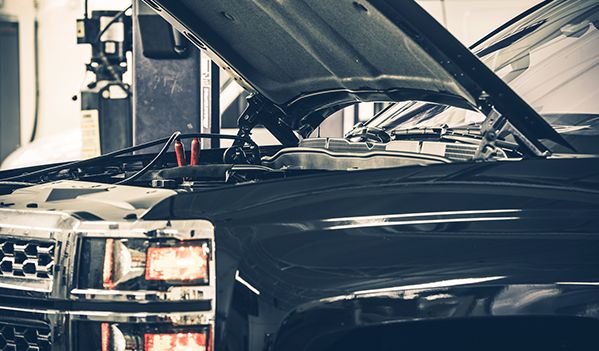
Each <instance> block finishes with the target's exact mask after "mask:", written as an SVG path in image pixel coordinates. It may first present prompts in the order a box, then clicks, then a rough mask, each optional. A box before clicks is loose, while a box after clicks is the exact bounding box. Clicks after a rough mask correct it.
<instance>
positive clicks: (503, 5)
mask: <svg viewBox="0 0 599 351" xmlns="http://www.w3.org/2000/svg"><path fill="white" fill-rule="evenodd" d="M416 2H417V3H418V4H419V5H420V6H422V7H423V8H424V9H425V10H427V11H428V12H429V13H430V14H431V15H432V16H433V17H435V19H436V20H437V21H439V22H440V23H442V24H443V25H444V26H445V27H446V28H448V29H449V31H450V32H451V33H452V34H453V35H455V36H456V37H457V38H458V39H460V40H461V41H462V43H464V44H465V45H466V46H470V44H473V43H475V42H476V41H477V40H478V39H480V38H482V37H483V36H484V35H486V34H488V33H489V32H490V31H492V30H493V29H495V28H496V27H498V26H500V25H501V24H503V23H505V22H506V21H508V20H509V19H511V18H513V17H514V16H516V15H518V14H519V13H521V12H523V11H525V10H526V9H528V8H531V7H532V6H534V5H536V4H538V3H539V2H541V0H417V1H416Z"/></svg>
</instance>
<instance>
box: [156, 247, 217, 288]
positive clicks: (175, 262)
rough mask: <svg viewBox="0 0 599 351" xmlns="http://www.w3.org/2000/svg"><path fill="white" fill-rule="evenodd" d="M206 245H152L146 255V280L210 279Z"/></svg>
mask: <svg viewBox="0 0 599 351" xmlns="http://www.w3.org/2000/svg"><path fill="white" fill-rule="evenodd" d="M206 251H207V250H206V247H205V246H179V247H151V248H149V249H148V252H147V257H146V280H182V281H189V280H208V255H207V252H206Z"/></svg>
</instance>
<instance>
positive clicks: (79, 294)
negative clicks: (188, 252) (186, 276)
mask: <svg viewBox="0 0 599 351" xmlns="http://www.w3.org/2000/svg"><path fill="white" fill-rule="evenodd" d="M71 295H73V296H74V297H75V298H77V299H84V300H110V301H124V302H127V301H129V302H131V301H137V302H144V301H197V300H211V299H213V298H214V294H213V291H212V289H211V287H210V286H173V287H171V288H169V289H168V291H156V290H101V289H73V290H71Z"/></svg>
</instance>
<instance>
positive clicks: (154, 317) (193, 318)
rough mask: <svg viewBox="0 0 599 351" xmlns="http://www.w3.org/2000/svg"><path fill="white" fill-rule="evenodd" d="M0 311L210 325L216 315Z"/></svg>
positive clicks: (106, 319) (8, 308) (76, 318)
mask: <svg viewBox="0 0 599 351" xmlns="http://www.w3.org/2000/svg"><path fill="white" fill-rule="evenodd" d="M0 311H15V312H21V313H35V314H41V315H48V316H70V317H71V320H72V321H92V322H115V323H172V324H174V325H198V324H205V325H210V324H212V322H213V321H214V315H213V314H211V313H209V312H206V311H185V312H152V313H147V312H111V311H83V310H78V311H61V310H56V309H43V308H22V307H8V306H0Z"/></svg>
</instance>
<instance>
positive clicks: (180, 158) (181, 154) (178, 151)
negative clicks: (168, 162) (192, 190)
mask: <svg viewBox="0 0 599 351" xmlns="http://www.w3.org/2000/svg"><path fill="white" fill-rule="evenodd" d="M175 155H177V165H178V166H179V167H183V166H186V165H187V161H185V149H184V148H183V143H182V142H181V140H178V139H177V140H176V141H175Z"/></svg>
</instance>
